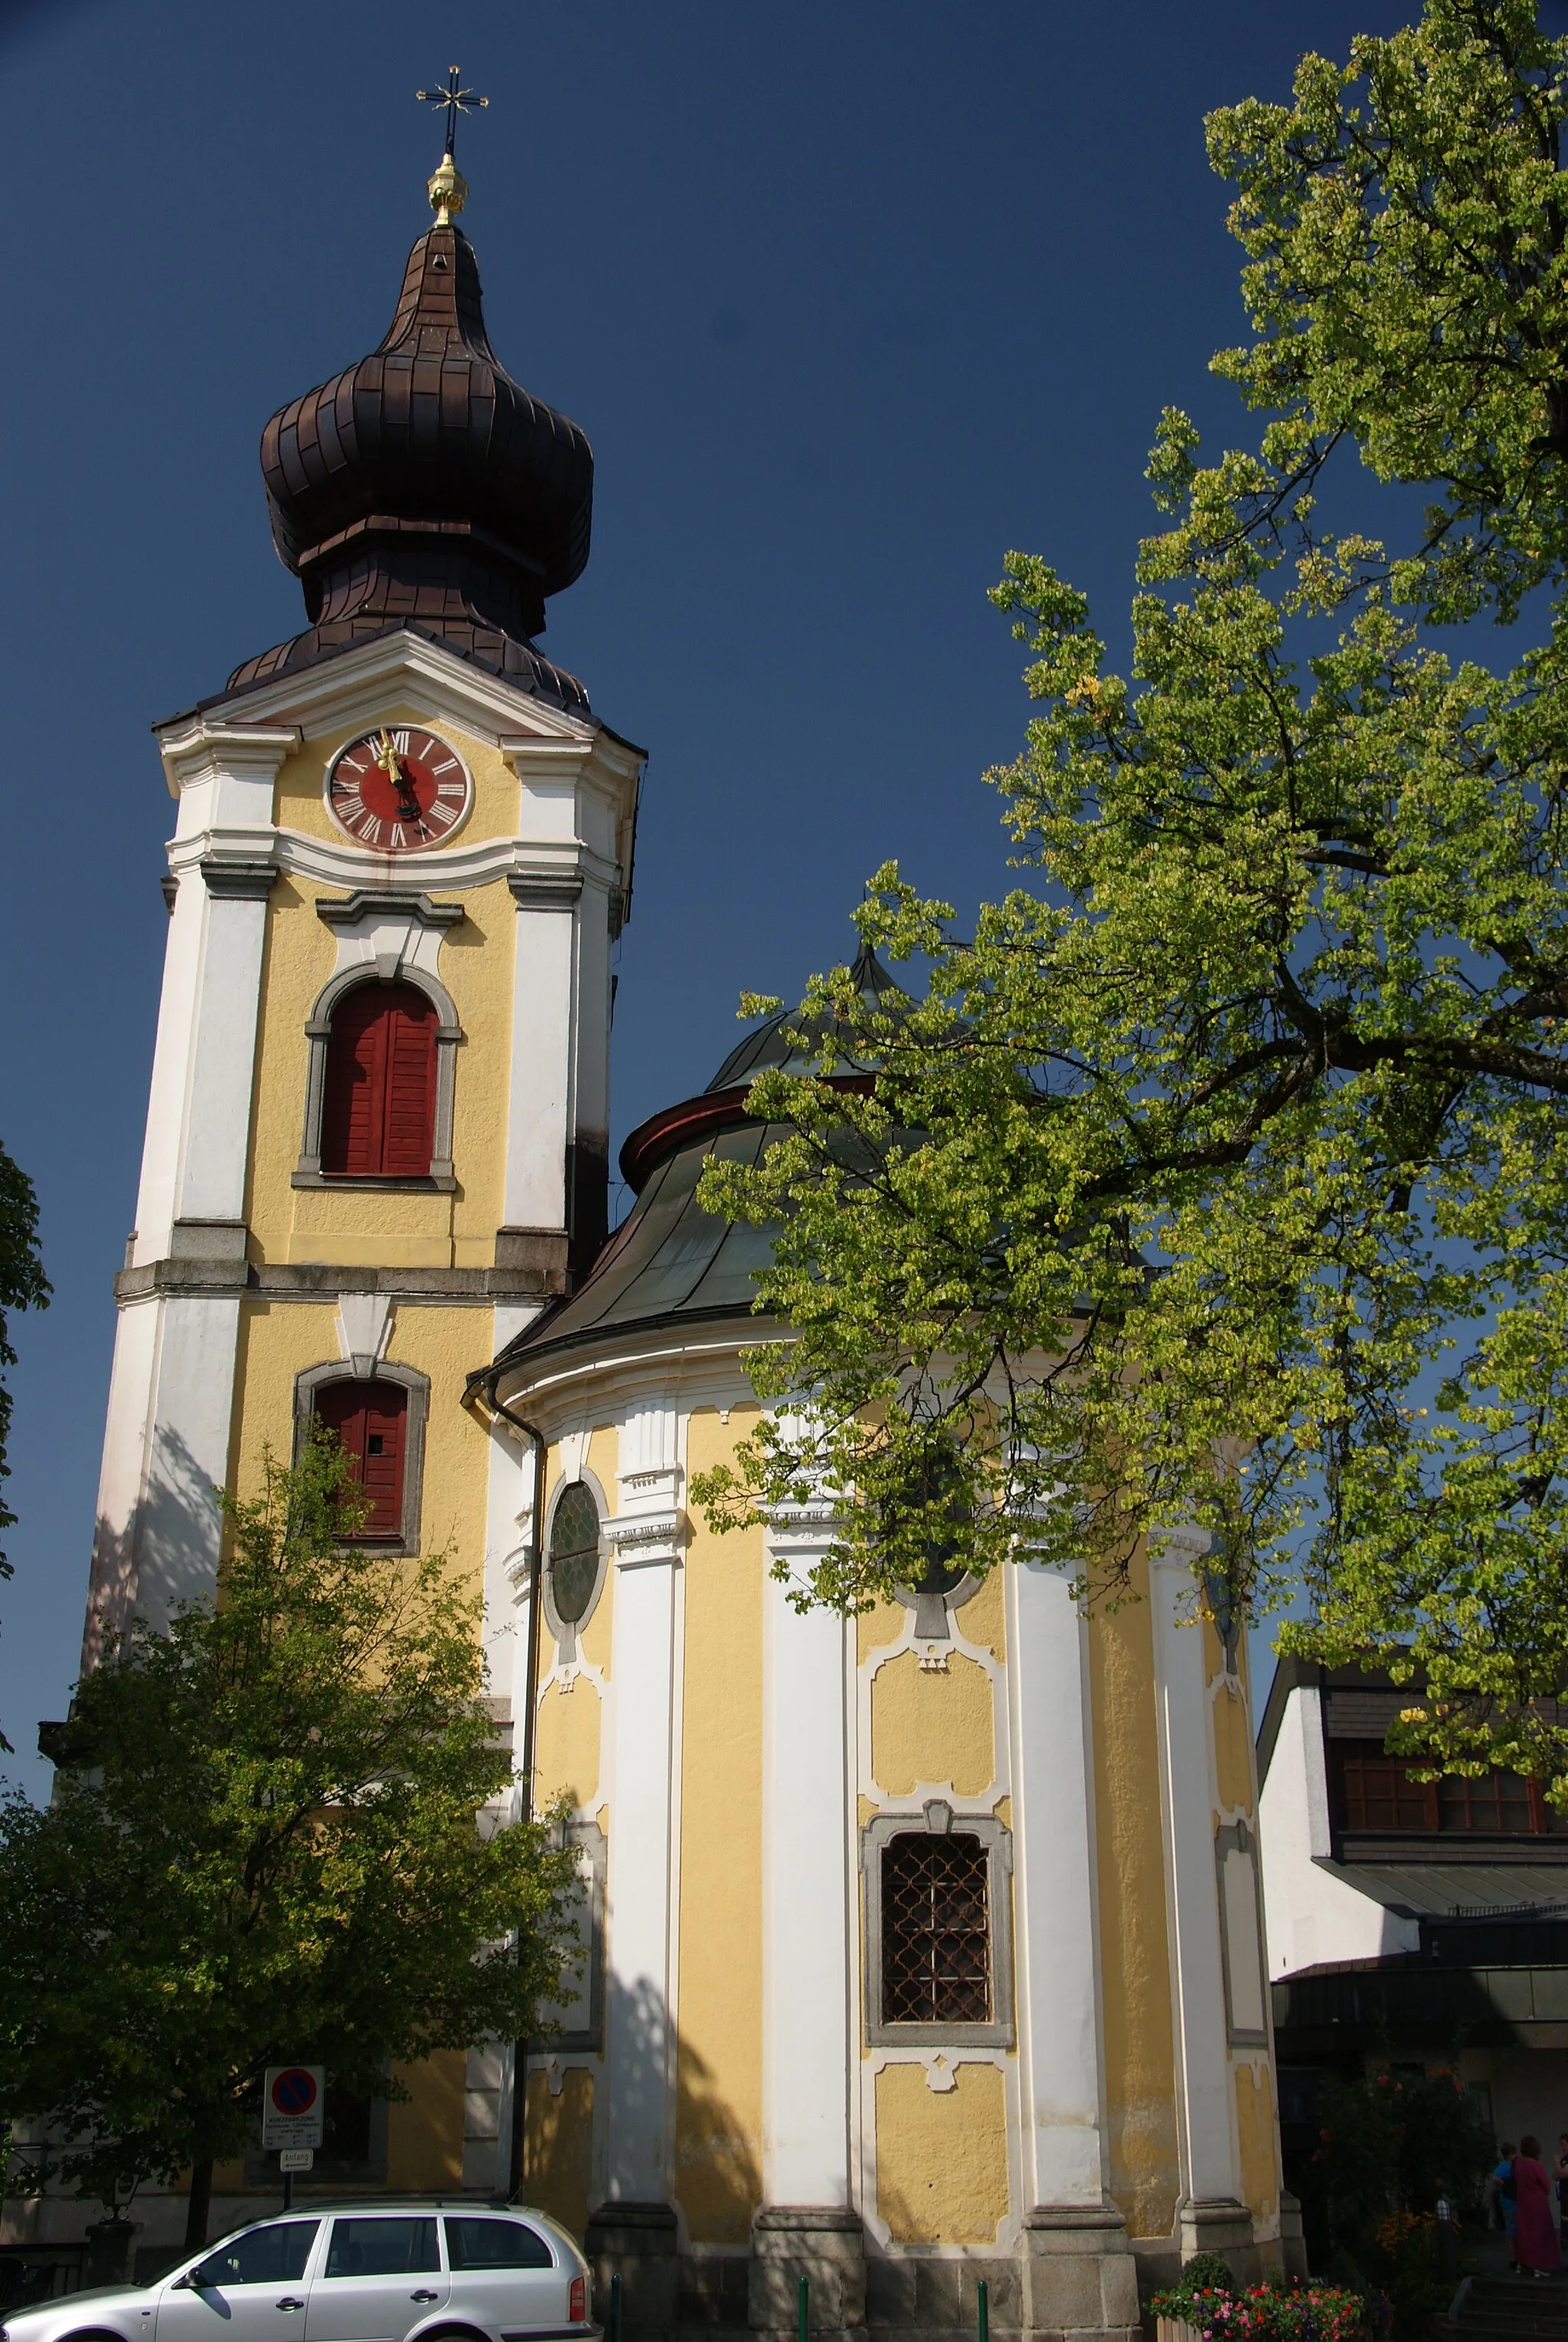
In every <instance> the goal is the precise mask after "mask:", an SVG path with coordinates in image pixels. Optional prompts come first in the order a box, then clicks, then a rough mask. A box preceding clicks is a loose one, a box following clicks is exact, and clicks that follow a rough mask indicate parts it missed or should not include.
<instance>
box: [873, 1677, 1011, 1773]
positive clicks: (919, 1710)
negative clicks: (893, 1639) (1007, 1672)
mask: <svg viewBox="0 0 1568 2342" xmlns="http://www.w3.org/2000/svg"><path fill="white" fill-rule="evenodd" d="M994 1709H995V1701H994V1696H993V1694H992V1688H991V1677H990V1676H989V1675H988V1674H987V1673H986V1671H985V1669H984V1667H983V1666H981V1665H980V1664H979V1662H978V1661H977V1660H975V1659H966V1658H965V1657H964V1655H963V1653H962V1652H961V1651H954V1653H953V1654H952V1655H951V1656H949V1658H948V1662H947V1666H946V1670H945V1672H944V1673H940V1674H938V1673H934V1672H933V1673H928V1672H927V1671H926V1670H924V1669H923V1668H922V1666H921V1664H920V1659H919V1656H918V1654H917V1653H915V1652H914V1651H901V1652H900V1653H899V1655H898V1656H897V1657H896V1658H895V1659H888V1660H886V1661H885V1662H884V1664H883V1666H880V1667H878V1669H877V1671H876V1674H875V1675H874V1677H873V1678H872V1686H871V1769H872V1776H873V1778H874V1780H875V1782H876V1785H877V1787H878V1788H880V1789H882V1790H884V1792H885V1793H886V1795H887V1796H889V1797H907V1796H908V1795H909V1794H910V1792H911V1791H912V1790H913V1789H914V1787H915V1786H916V1784H917V1783H919V1782H922V1781H925V1782H929V1783H931V1784H932V1785H933V1786H936V1785H939V1784H944V1783H945V1784H946V1786H947V1787H950V1788H951V1789H952V1791H953V1793H954V1797H980V1796H981V1795H982V1794H983V1793H984V1791H985V1790H986V1789H988V1788H989V1787H990V1786H991V1783H992V1781H993V1779H994V1777H995V1772H996V1736H995V1726H994Z"/></svg>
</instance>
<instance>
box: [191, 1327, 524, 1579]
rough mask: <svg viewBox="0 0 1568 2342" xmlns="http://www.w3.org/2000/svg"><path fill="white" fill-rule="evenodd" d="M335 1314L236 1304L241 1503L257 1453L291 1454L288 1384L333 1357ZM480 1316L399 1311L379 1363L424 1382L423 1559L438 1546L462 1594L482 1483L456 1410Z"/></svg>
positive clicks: (474, 1353)
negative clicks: (460, 1581)
mask: <svg viewBox="0 0 1568 2342" xmlns="http://www.w3.org/2000/svg"><path fill="white" fill-rule="evenodd" d="M336 1318H337V1306H336V1301H335V1299H334V1300H332V1301H330V1302H323V1303H315V1302H298V1301H265V1300H250V1299H247V1300H245V1301H243V1302H242V1303H241V1305H240V1341H239V1388H240V1391H241V1393H242V1404H241V1406H239V1407H238V1408H236V1410H235V1415H236V1431H235V1454H234V1457H233V1473H234V1481H235V1486H237V1487H238V1488H239V1490H240V1492H241V1493H242V1495H250V1494H253V1493H254V1492H255V1489H256V1488H257V1487H258V1486H260V1481H261V1465H262V1449H263V1447H264V1446H271V1448H272V1450H273V1453H274V1454H275V1456H278V1457H280V1458H281V1459H282V1460H283V1461H284V1462H285V1463H286V1462H287V1461H288V1460H289V1457H290V1456H291V1455H292V1453H293V1446H294V1385H295V1376H296V1375H298V1374H301V1373H303V1372H304V1370H305V1368H306V1367H307V1366H322V1365H324V1364H329V1363H335V1361H336V1360H337V1357H338V1344H337V1333H336ZM492 1332H493V1320H492V1313H491V1312H490V1311H489V1310H488V1309H439V1308H432V1307H428V1306H425V1307H420V1306H414V1307H407V1308H402V1307H400V1308H399V1309H398V1310H397V1312H396V1315H395V1316H394V1320H393V1326H392V1334H391V1338H390V1340H389V1341H388V1344H387V1348H386V1356H387V1357H388V1358H389V1359H390V1360H392V1361H393V1363H394V1364H395V1365H397V1366H414V1367H417V1368H418V1370H419V1372H420V1373H421V1374H424V1375H428V1376H429V1377H430V1412H429V1417H428V1420H427V1422H426V1424H425V1430H424V1483H423V1489H422V1494H421V1500H420V1538H421V1546H422V1548H423V1550H424V1551H425V1552H427V1553H428V1552H430V1551H432V1550H433V1549H434V1547H435V1546H442V1545H444V1546H448V1547H449V1548H450V1550H451V1552H452V1553H453V1555H454V1559H455V1560H456V1563H457V1566H458V1569H459V1572H460V1574H461V1576H462V1577H463V1578H464V1581H465V1582H467V1583H468V1584H470V1585H472V1584H474V1582H475V1581H476V1580H477V1579H478V1578H479V1576H481V1574H482V1573H483V1570H484V1512H485V1495H486V1487H487V1484H488V1477H489V1443H488V1437H487V1435H486V1434H485V1432H484V1430H483V1429H482V1428H481V1427H480V1426H479V1425H478V1424H476V1423H475V1422H474V1418H473V1416H470V1415H469V1414H467V1413H466V1411H465V1410H464V1408H463V1407H462V1406H460V1405H459V1403H458V1402H459V1399H460V1397H461V1394H462V1390H463V1385H464V1380H465V1378H466V1376H468V1375H469V1373H470V1372H471V1371H472V1370H473V1367H474V1362H475V1361H476V1360H479V1359H483V1358H484V1357H485V1356H488V1355H489V1346H490V1344H491V1340H492Z"/></svg>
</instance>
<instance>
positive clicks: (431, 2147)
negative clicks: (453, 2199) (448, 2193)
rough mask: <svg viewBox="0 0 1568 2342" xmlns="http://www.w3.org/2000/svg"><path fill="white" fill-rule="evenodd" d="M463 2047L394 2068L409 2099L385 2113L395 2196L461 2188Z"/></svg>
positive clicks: (389, 2183) (388, 2178)
mask: <svg viewBox="0 0 1568 2342" xmlns="http://www.w3.org/2000/svg"><path fill="white" fill-rule="evenodd" d="M465 2066H466V2061H465V2059H464V2056H463V2053H462V2051H461V2050H460V2049H442V2050H438V2051H437V2052H436V2054H435V2056H434V2057H426V2058H425V2059H424V2062H423V2064H421V2065H418V2066H394V2067H393V2069H392V2070H393V2073H394V2076H395V2077H396V2078H397V2079H398V2080H399V2081H400V2082H403V2083H404V2084H405V2085H406V2087H407V2088H408V2090H409V2092H410V2094H411V2095H410V2096H409V2097H408V2098H407V2099H406V2100H404V2103H403V2104H402V2105H397V2104H395V2103H394V2105H392V2106H390V2107H388V2108H387V2110H386V2184H387V2187H389V2188H390V2189H391V2190H392V2191H393V2192H394V2194H395V2193H396V2192H397V2191H398V2190H400V2189H403V2188H406V2189H408V2190H409V2191H410V2192H411V2193H412V2192H414V2191H415V2190H418V2189H424V2188H432V2189H443V2188H448V2187H461V2186H462V2185H463V2082H464V2070H465Z"/></svg>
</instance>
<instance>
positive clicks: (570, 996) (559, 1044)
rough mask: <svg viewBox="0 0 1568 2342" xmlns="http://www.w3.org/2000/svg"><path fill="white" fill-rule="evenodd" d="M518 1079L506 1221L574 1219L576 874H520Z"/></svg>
mask: <svg viewBox="0 0 1568 2342" xmlns="http://www.w3.org/2000/svg"><path fill="white" fill-rule="evenodd" d="M580 892H581V888H580V885H579V883H578V882H577V881H576V880H574V879H571V878H561V879H556V878H546V879H537V880H529V881H524V880H521V879H518V880H514V893H515V895H516V896H517V934H516V945H515V951H514V960H513V988H512V1064H511V1075H510V1079H511V1087H510V1093H509V1096H508V1101H507V1113H506V1180H505V1190H504V1195H505V1200H504V1225H505V1226H507V1227H509V1228H564V1226H565V1225H566V1186H565V1179H566V1142H567V1140H568V1138H569V1137H570V1136H571V1129H572V1122H571V1116H572V1033H573V1026H574V988H575V961H576V953H575V950H574V936H575V933H576V924H577V922H576V910H575V906H576V902H577V899H578V896H579V895H580Z"/></svg>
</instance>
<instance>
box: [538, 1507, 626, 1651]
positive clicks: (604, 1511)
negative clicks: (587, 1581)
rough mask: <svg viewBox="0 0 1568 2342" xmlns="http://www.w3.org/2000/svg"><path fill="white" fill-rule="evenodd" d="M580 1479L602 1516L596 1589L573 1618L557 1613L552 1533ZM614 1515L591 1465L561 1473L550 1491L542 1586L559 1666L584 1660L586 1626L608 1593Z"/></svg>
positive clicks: (541, 1565) (541, 1551)
mask: <svg viewBox="0 0 1568 2342" xmlns="http://www.w3.org/2000/svg"><path fill="white" fill-rule="evenodd" d="M578 1480H581V1481H582V1482H583V1484H584V1487H586V1489H587V1490H588V1493H589V1495H590V1496H592V1497H593V1499H594V1506H595V1509H596V1510H597V1512H598V1515H599V1567H598V1573H597V1575H596V1576H595V1577H594V1590H593V1592H592V1593H591V1594H590V1595H589V1596H588V1606H587V1608H586V1609H585V1610H584V1613H583V1615H582V1616H581V1617H580V1618H578V1619H575V1620H571V1621H569V1620H567V1619H564V1618H562V1617H560V1616H557V1614H556V1609H555V1596H554V1590H553V1586H552V1582H551V1576H550V1532H551V1530H552V1529H553V1528H554V1526H555V1507H556V1506H557V1505H558V1504H559V1503H560V1501H561V1498H562V1496H564V1494H565V1491H566V1490H567V1489H568V1488H570V1487H571V1486H574V1483H575V1482H576V1481H578ZM610 1517H611V1515H610V1507H609V1505H608V1504H607V1503H606V1502H605V1498H604V1487H603V1486H602V1484H601V1482H600V1480H599V1476H598V1474H597V1473H596V1472H590V1471H589V1469H588V1466H587V1465H586V1464H582V1465H580V1466H578V1468H577V1470H576V1471H575V1472H572V1473H566V1472H563V1473H562V1474H561V1475H560V1476H559V1478H558V1479H557V1480H556V1482H555V1486H554V1488H552V1490H551V1491H550V1502H549V1504H548V1505H547V1506H546V1507H545V1510H544V1536H543V1537H542V1539H541V1540H540V1546H539V1586H540V1591H541V1593H542V1594H543V1596H544V1623H545V1625H546V1626H548V1627H549V1629H550V1632H551V1634H552V1636H554V1642H555V1661H556V1665H557V1666H563V1667H570V1666H581V1665H582V1663H583V1653H582V1636H583V1629H584V1626H586V1625H587V1624H588V1621H589V1619H590V1618H592V1616H593V1615H594V1611H595V1610H596V1609H597V1608H598V1606H599V1604H600V1601H601V1599H602V1598H603V1596H604V1580H605V1578H606V1577H607V1576H609V1573H610V1539H609V1536H608V1534H607V1531H608V1526H609V1522H610Z"/></svg>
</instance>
